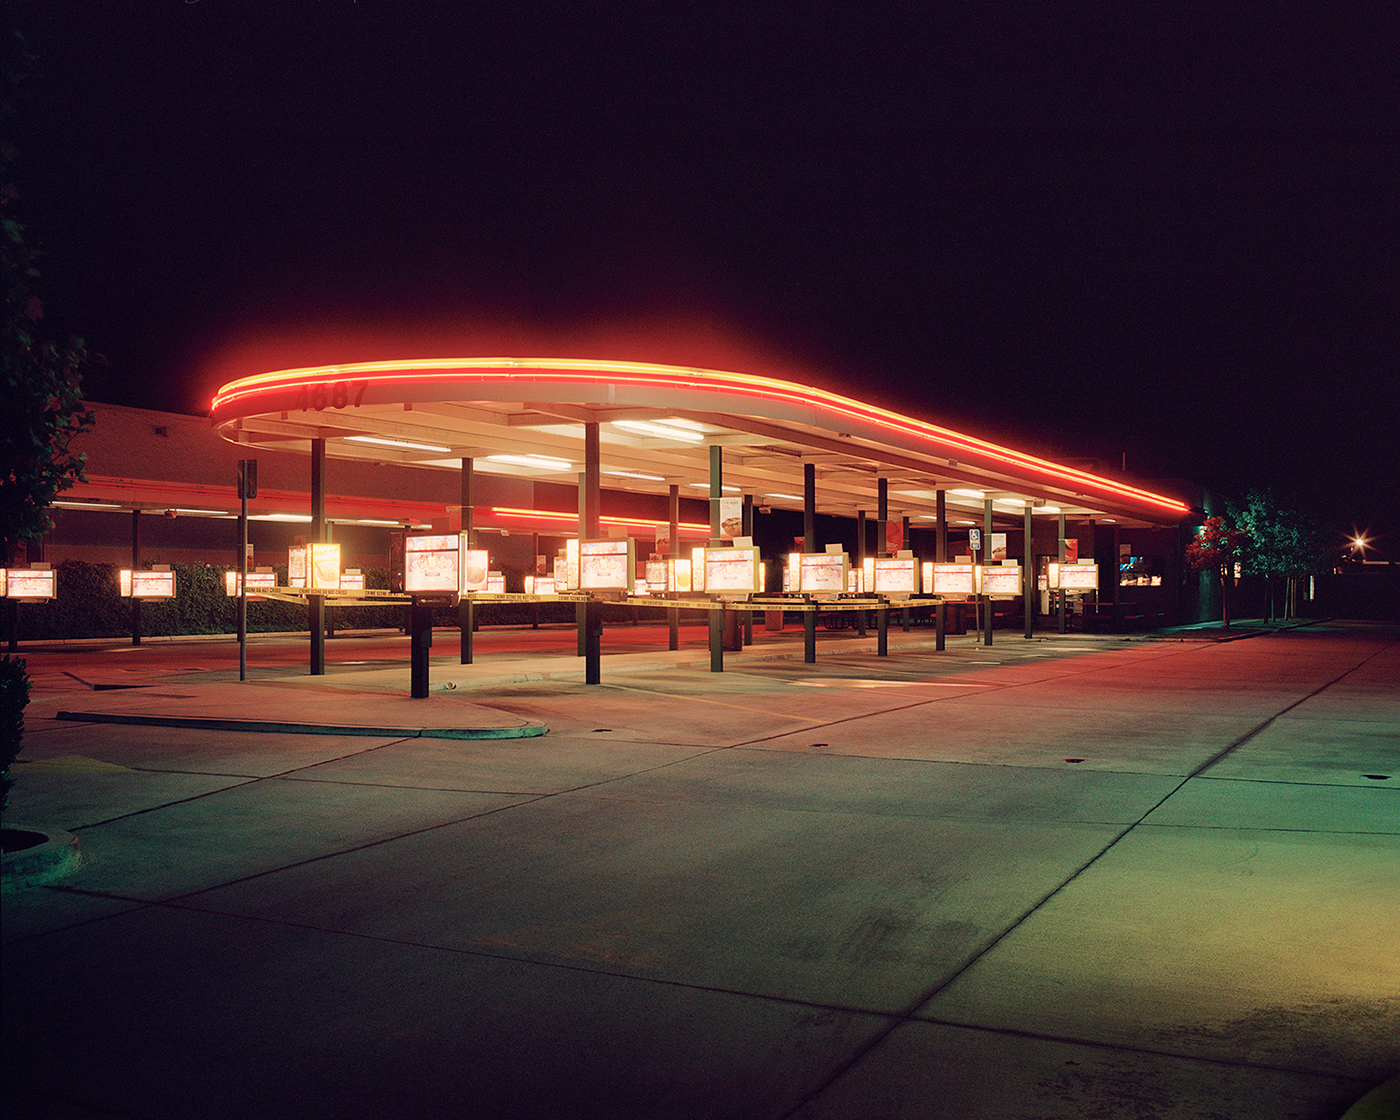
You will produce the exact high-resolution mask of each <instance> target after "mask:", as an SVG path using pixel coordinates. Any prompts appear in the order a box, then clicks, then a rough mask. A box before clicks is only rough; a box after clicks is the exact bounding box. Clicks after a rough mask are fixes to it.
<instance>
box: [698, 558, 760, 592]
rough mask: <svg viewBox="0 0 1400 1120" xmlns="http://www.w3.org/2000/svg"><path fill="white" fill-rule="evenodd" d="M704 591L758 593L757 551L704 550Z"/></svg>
mask: <svg viewBox="0 0 1400 1120" xmlns="http://www.w3.org/2000/svg"><path fill="white" fill-rule="evenodd" d="M705 590H706V591H750V592H752V591H759V590H761V588H760V586H759V566H758V549H756V548H707V549H705Z"/></svg>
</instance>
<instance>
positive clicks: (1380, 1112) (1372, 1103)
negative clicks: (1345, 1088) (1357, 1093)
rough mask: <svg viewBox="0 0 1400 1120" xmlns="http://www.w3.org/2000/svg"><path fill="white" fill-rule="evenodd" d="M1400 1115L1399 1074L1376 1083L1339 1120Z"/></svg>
mask: <svg viewBox="0 0 1400 1120" xmlns="http://www.w3.org/2000/svg"><path fill="white" fill-rule="evenodd" d="M1397 1116H1400V1074H1397V1075H1396V1076H1394V1077H1392V1078H1391V1079H1390V1080H1389V1081H1386V1082H1384V1083H1382V1084H1380V1085H1377V1086H1376V1087H1375V1088H1374V1089H1372V1090H1371V1091H1370V1092H1369V1093H1367V1094H1366V1095H1365V1096H1364V1097H1362V1098H1361V1099H1360V1100H1359V1101H1357V1102H1356V1103H1355V1104H1354V1105H1352V1106H1351V1107H1350V1108H1349V1109H1347V1110H1346V1111H1345V1112H1344V1113H1342V1116H1341V1120H1395V1118H1396V1117H1397Z"/></svg>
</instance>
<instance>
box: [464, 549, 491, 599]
mask: <svg viewBox="0 0 1400 1120" xmlns="http://www.w3.org/2000/svg"><path fill="white" fill-rule="evenodd" d="M490 566H491V560H490V557H488V556H487V554H486V549H484V548H466V549H463V550H462V586H461V590H462V591H464V592H466V591H489V590H490V587H488V586H487V584H488V583H489V581H490V576H491V573H490V572H489V571H488V570H487V569H488V568H489V567H490Z"/></svg>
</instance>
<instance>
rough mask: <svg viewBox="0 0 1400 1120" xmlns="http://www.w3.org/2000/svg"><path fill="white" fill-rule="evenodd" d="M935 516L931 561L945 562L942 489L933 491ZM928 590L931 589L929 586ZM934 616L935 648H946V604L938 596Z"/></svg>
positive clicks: (945, 515) (945, 505)
mask: <svg viewBox="0 0 1400 1120" xmlns="http://www.w3.org/2000/svg"><path fill="white" fill-rule="evenodd" d="M933 498H934V502H935V510H934V513H935V517H936V520H935V521H934V536H933V562H934V563H935V564H946V563H947V562H948V498H947V495H946V494H945V493H944V492H943V491H942V490H935V491H934V495H933ZM928 590H932V589H931V588H929V589H928ZM933 616H934V642H933V648H934V649H935V650H942V649H944V648H946V645H947V639H948V604H947V603H945V602H944V601H943V599H942V598H941V597H940V598H939V600H938V603H937V605H936V606H935V607H934V608H933Z"/></svg>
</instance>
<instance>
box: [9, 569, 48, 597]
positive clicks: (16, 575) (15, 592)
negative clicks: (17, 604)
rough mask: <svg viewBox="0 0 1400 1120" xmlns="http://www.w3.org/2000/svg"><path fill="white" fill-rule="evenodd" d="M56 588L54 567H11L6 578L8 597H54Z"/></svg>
mask: <svg viewBox="0 0 1400 1120" xmlns="http://www.w3.org/2000/svg"><path fill="white" fill-rule="evenodd" d="M54 588H55V584H54V571H53V569H52V568H11V569H9V572H8V574H7V576H6V579H5V597H6V598H7V599H52V598H53V597H54V594H55V590H54Z"/></svg>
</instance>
